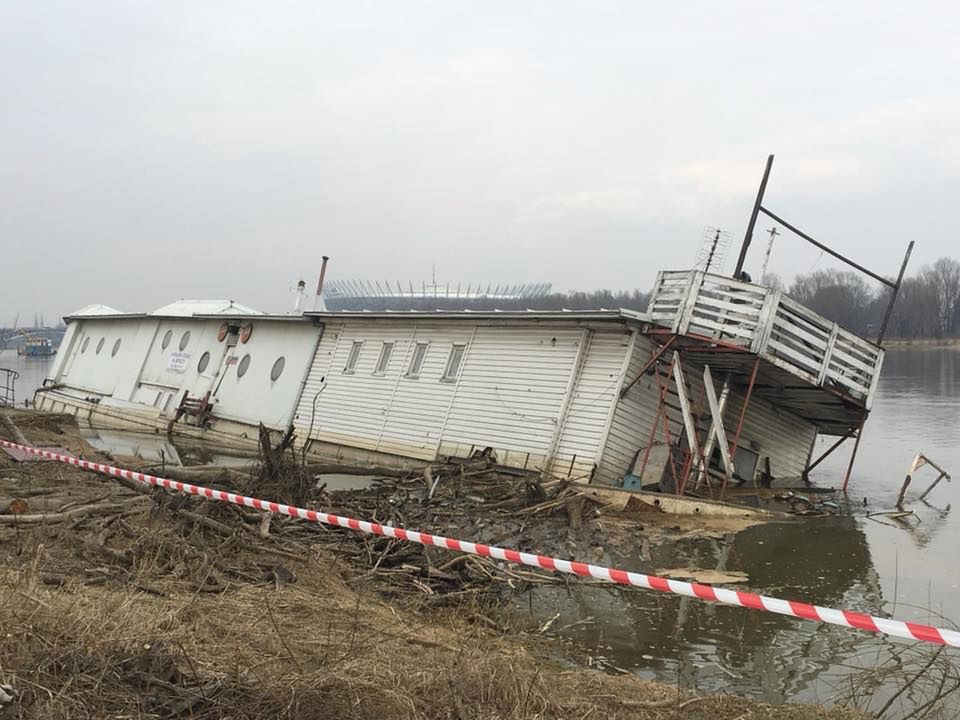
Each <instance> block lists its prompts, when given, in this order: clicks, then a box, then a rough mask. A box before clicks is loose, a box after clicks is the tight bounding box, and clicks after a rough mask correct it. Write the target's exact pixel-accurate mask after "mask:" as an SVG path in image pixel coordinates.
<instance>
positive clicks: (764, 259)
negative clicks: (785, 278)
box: [757, 226, 780, 283]
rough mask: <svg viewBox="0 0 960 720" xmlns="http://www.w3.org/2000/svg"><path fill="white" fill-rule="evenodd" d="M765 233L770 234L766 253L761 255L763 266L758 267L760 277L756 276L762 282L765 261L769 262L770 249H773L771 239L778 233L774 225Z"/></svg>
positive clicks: (764, 273)
mask: <svg viewBox="0 0 960 720" xmlns="http://www.w3.org/2000/svg"><path fill="white" fill-rule="evenodd" d="M767 233H768V234H769V235H770V240H769V241H768V242H767V254H766V255H764V256H763V267H762V268H761V269H760V277H759V278H757V280H758V281H759V282H761V283H762V282H763V278H764V276H765V275H766V274H767V263H769V262H770V251H771V250H773V239H774V238H775V237H777V235H779V234H780V233H779V232H777V228H776V226H773V227H772V228H770V229H769V230H767Z"/></svg>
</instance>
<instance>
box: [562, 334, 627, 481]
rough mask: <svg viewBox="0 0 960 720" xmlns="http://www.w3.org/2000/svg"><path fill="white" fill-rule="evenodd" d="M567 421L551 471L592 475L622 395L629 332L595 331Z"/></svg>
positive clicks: (563, 473) (563, 474)
mask: <svg viewBox="0 0 960 720" xmlns="http://www.w3.org/2000/svg"><path fill="white" fill-rule="evenodd" d="M589 343H590V344H589V348H588V350H587V355H586V359H585V361H584V363H583V367H582V368H581V370H580V373H579V376H578V378H577V382H576V385H575V386H574V389H573V397H572V398H571V400H570V403H569V406H568V408H567V414H566V418H565V419H564V425H563V430H562V434H561V436H560V442H559V445H558V447H557V457H556V460H555V462H554V464H553V469H552V472H553V473H554V474H555V475H562V476H565V477H567V476H582V475H589V474H590V472H591V471H592V470H593V467H594V464H595V463H596V462H597V459H598V458H597V456H598V454H599V449H600V445H601V443H602V442H603V437H604V430H605V429H606V425H607V421H608V420H609V419H610V411H611V409H612V407H611V406H612V405H613V404H614V403H615V402H616V399H617V395H618V394H619V392H620V385H621V380H622V371H623V364H624V360H625V355H626V353H627V352H628V351H629V348H630V333H629V332H623V331H616V332H602V331H595V332H593V334H592V337H591V338H590V340H589Z"/></svg>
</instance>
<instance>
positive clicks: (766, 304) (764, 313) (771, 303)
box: [750, 290, 780, 355]
mask: <svg viewBox="0 0 960 720" xmlns="http://www.w3.org/2000/svg"><path fill="white" fill-rule="evenodd" d="M779 305H780V291H779V290H768V291H767V294H766V296H765V297H764V300H763V307H762V308H761V309H760V314H759V315H758V316H757V333H756V335H755V336H754V339H753V344H752V345H751V346H750V350H751V351H753V352H755V353H757V354H758V355H762V354H763V353H764V352H765V351H766V349H767V343H769V342H770V334H771V333H772V332H773V321H774V317H775V316H776V313H777V308H778V307H779Z"/></svg>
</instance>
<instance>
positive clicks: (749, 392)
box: [720, 156, 773, 500]
mask: <svg viewBox="0 0 960 720" xmlns="http://www.w3.org/2000/svg"><path fill="white" fill-rule="evenodd" d="M771 157H773V156H771ZM759 369H760V357H759V356H757V359H756V361H755V362H754V363H753V372H752V373H750V384H749V385H748V386H747V394H746V395H745V396H744V398H743V407H742V408H741V409H740V418H739V419H738V420H737V432H736V434H735V435H734V436H733V446H732V447H731V449H730V458H731V459H732V460H733V463H734V467H736V462H737V460H736V458H737V448H738V447H740V432H741V431H742V430H743V421H744V420H745V419H746V417H747V406H748V405H749V404H750V396H751V395H753V386H754V383H756V381H757V371H758V370H759ZM726 491H727V476H726V475H724V476H723V483H722V484H721V485H720V499H721V500H723V494H724V493H725V492H726Z"/></svg>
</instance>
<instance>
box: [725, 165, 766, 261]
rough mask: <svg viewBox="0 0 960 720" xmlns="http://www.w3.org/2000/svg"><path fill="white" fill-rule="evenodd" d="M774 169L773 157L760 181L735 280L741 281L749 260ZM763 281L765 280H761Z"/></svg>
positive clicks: (738, 259) (741, 247) (741, 248)
mask: <svg viewBox="0 0 960 720" xmlns="http://www.w3.org/2000/svg"><path fill="white" fill-rule="evenodd" d="M772 167H773V155H771V156H770V157H768V158H767V166H766V168H764V171H763V179H762V180H761V181H760V189H759V190H757V199H756V201H755V202H754V203H753V212H752V213H750V222H749V223H747V232H746V234H745V235H744V236H743V244H742V245H741V246H740V256H739V257H738V258H737V267H736V268H735V269H734V271H733V279H734V280H739V279H740V272H741V271H742V270H743V262H744V260H746V259H747V248H749V247H750V241H751V240H752V239H753V227H754V225H756V224H757V215H759V214H760V209H761V208H760V206H761V205H762V204H763V195H764V193H765V192H766V190H767V181H768V180H769V179H770V168H772ZM760 279H761V280H763V278H760Z"/></svg>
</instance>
